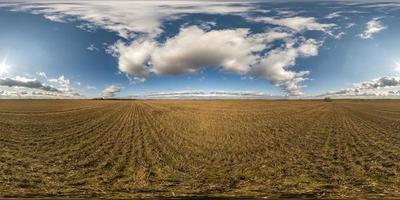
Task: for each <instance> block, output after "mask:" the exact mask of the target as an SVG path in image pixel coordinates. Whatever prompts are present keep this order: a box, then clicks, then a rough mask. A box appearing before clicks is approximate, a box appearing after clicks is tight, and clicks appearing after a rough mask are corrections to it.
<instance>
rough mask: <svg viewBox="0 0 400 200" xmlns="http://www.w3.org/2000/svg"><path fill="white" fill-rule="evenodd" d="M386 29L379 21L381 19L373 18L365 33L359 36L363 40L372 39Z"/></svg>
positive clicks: (368, 23)
mask: <svg viewBox="0 0 400 200" xmlns="http://www.w3.org/2000/svg"><path fill="white" fill-rule="evenodd" d="M384 29H386V27H385V26H383V24H382V22H381V21H379V18H373V19H372V20H371V21H369V22H367V26H366V27H365V30H364V32H363V33H361V34H359V35H358V36H359V37H360V38H362V39H370V38H372V35H373V34H375V33H379V32H381V31H383V30H384Z"/></svg>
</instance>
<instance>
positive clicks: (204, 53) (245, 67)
mask: <svg viewBox="0 0 400 200" xmlns="http://www.w3.org/2000/svg"><path fill="white" fill-rule="evenodd" d="M259 36H260V35H253V36H251V35H250V34H249V31H248V30H247V29H234V30H214V31H209V32H205V31H203V30H202V29H200V28H198V27H195V26H193V27H187V28H183V29H181V31H180V33H179V34H178V35H177V36H175V37H173V38H170V39H168V40H167V41H166V42H165V44H163V45H161V46H160V47H159V48H156V49H155V51H154V52H153V54H152V64H153V66H154V68H153V70H154V72H155V73H156V74H180V73H193V72H196V71H197V70H198V69H200V68H204V67H208V66H219V67H221V68H222V70H223V71H226V72H237V73H245V72H248V71H249V70H250V66H251V65H252V64H254V63H255V61H256V57H255V56H253V53H254V52H258V51H261V50H262V49H264V48H265V45H263V44H262V41H263V38H262V37H259Z"/></svg>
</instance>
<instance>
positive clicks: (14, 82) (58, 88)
mask: <svg viewBox="0 0 400 200" xmlns="http://www.w3.org/2000/svg"><path fill="white" fill-rule="evenodd" d="M44 75H45V73H44V72H38V73H37V76H38V77H41V78H42V79H41V81H39V80H37V79H36V78H30V77H24V76H16V77H15V78H9V77H8V78H1V79H0V91H1V93H0V98H81V97H82V96H81V95H80V94H79V93H77V92H76V91H75V89H74V88H72V87H71V86H70V85H69V80H67V79H65V78H64V76H61V77H60V78H58V79H47V76H44ZM53 84H55V85H53Z"/></svg>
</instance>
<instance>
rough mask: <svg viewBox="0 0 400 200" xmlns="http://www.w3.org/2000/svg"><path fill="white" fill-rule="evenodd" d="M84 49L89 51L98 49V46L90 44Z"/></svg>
mask: <svg viewBox="0 0 400 200" xmlns="http://www.w3.org/2000/svg"><path fill="white" fill-rule="evenodd" d="M86 49H87V50H89V51H99V48H97V47H95V46H94V44H90V45H89V47H88V48H86Z"/></svg>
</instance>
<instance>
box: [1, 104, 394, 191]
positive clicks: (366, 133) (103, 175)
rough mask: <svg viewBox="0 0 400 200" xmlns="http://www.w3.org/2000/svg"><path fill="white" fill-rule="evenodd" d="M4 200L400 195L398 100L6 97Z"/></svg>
mask: <svg viewBox="0 0 400 200" xmlns="http://www.w3.org/2000/svg"><path fill="white" fill-rule="evenodd" d="M0 151H1V153H0V197H1V198H5V197H106V198H107V197H108V198H127V197H146V196H164V197H167V196H168V197H172V196H193V195H211V196H254V197H263V196H272V197H300V196H302V197H366V196H367V197H381V196H386V197H396V196H397V197H400V196H399V194H400V101H389V100H388V101H384V100H374V101H372V100H371V101H350V100H342V101H333V102H323V101H255V100H254V101H253V100H252V101H233V100H231V101H228V100H226V101H223V100H221V101H172V100H171V101H170V100H163V101H139V100H137V101H91V100H4V101H0Z"/></svg>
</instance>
